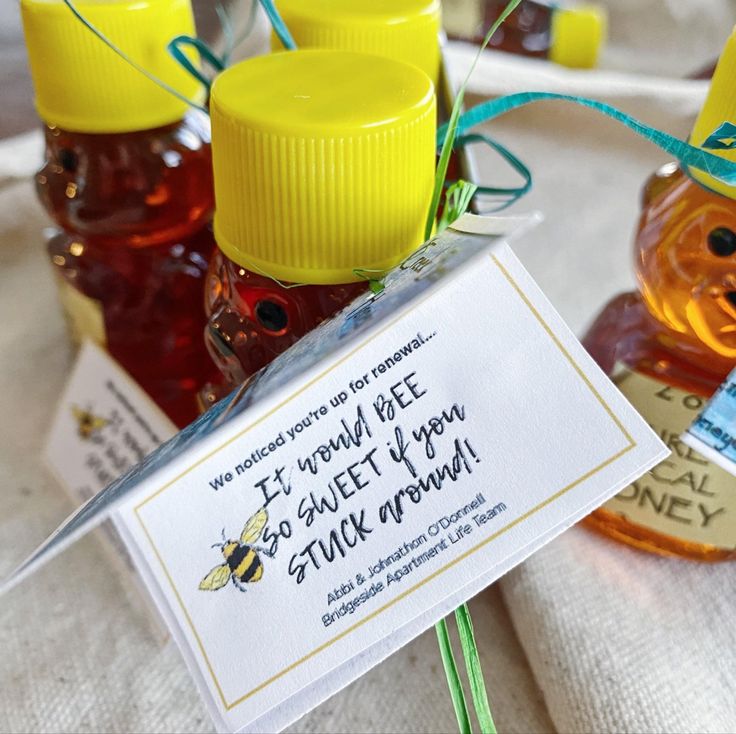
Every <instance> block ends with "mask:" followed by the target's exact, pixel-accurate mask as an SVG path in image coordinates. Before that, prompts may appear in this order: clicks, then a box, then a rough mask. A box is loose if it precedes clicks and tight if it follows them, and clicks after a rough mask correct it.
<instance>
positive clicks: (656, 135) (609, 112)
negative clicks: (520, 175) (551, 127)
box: [437, 92, 736, 185]
mask: <svg viewBox="0 0 736 734" xmlns="http://www.w3.org/2000/svg"><path fill="white" fill-rule="evenodd" d="M542 100H562V101H564V102H572V103H573V104H577V105H581V106H582V107H589V108H590V109H593V110H596V111H597V112H600V113H602V114H604V115H606V116H607V117H610V118H612V119H614V120H617V121H618V122H620V123H622V124H623V125H625V126H626V127H628V128H629V129H630V130H633V131H634V132H635V133H636V134H637V135H640V136H641V137H642V138H644V139H645V140H649V141H651V142H652V143H654V144H655V145H656V146H658V147H659V148H661V149H662V150H664V151H666V152H667V153H669V154H670V155H671V156H673V157H674V158H676V159H677V160H678V161H680V163H681V164H682V165H683V167H685V168H697V169H698V170H700V171H704V172H705V173H707V174H709V175H710V176H713V177H714V178H717V179H718V180H719V181H722V182H723V183H726V184H729V185H735V184H736V162H733V161H729V160H726V159H725V158H721V157H720V156H718V155H714V154H713V153H709V152H708V151H707V150H706V149H705V147H701V148H699V147H696V146H694V145H690V144H689V143H687V142H685V141H684V140H680V139H679V138H676V137H674V136H673V135H669V134H668V133H666V132H663V131H662V130H658V129H657V128H655V127H652V126H651V125H645V124H644V123H643V122H640V121H639V120H637V119H636V118H634V117H632V116H631V115H627V114H626V113H625V112H621V110H618V109H616V108H615V107H612V106H611V105H608V104H605V103H604V102H598V101H596V100H594V99H588V98H587V97H577V96H573V95H569V94H555V93H552V92H522V93H519V94H509V95H506V96H505V97H499V98H498V99H493V100H490V101H488V102H482V103H481V104H479V105H476V106H475V107H473V108H472V109H470V110H468V111H467V112H465V113H463V114H462V115H460V118H459V120H458V135H463V134H464V133H466V132H467V131H468V130H470V129H471V128H473V127H475V126H476V125H479V124H481V123H483V122H488V121H489V120H493V119H495V118H496V117H499V116H500V115H503V114H505V113H506V112H509V111H511V110H515V109H517V108H518V107H524V106H525V105H528V104H531V103H532V102H540V101H542ZM724 125H731V123H724ZM724 125H721V126H720V127H719V131H720V130H722V129H723V127H724ZM446 135H447V125H446V124H445V125H442V126H441V127H440V128H439V130H438V131H437V145H438V146H441V145H442V143H443V142H444V139H445V136H446ZM714 136H716V133H715V132H714V134H713V135H711V136H710V138H713V139H714V141H713V143H711V144H710V145H711V146H712V148H715V147H716V145H715V144H714V143H715V142H717V140H718V139H720V138H718V137H716V138H714ZM721 137H722V135H721ZM710 138H709V139H710Z"/></svg>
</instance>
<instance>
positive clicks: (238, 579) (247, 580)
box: [199, 507, 272, 591]
mask: <svg viewBox="0 0 736 734" xmlns="http://www.w3.org/2000/svg"><path fill="white" fill-rule="evenodd" d="M267 522H268V512H266V508H265V507H262V508H261V509H260V510H258V512H256V514H255V515H253V517H251V518H250V520H248V522H247V523H245V527H244V528H243V532H242V533H241V534H240V540H239V541H238V540H225V531H224V530H223V531H222V536H223V542H222V543H215V545H213V546H212V547H213V548H220V549H221V550H222V555H223V556H225V563H223V564H222V565H221V566H215V568H213V569H212V570H211V571H210V572H209V573H208V574H207V575H206V576H205V577H204V578H203V579H202V581H201V582H200V584H199V588H200V589H201V590H202V591H217V590H218V589H221V588H222V587H223V586H225V585H226V584H227V582H228V581H229V580H230V579H232V582H233V584H235V586H236V587H237V588H238V589H240V591H247V589H246V586H245V584H253V583H255V582H256V581H260V580H261V578H262V577H263V563H262V562H261V557H260V555H259V554H263V555H264V556H267V557H269V558H271V557H272V554H271V553H270V552H269V551H267V550H266V549H265V548H257V547H256V546H254V545H252V544H253V543H255V542H256V541H257V540H258V538H260V537H261V533H262V532H263V528H264V527H265V525H266V523H267Z"/></svg>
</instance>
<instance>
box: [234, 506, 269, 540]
mask: <svg viewBox="0 0 736 734" xmlns="http://www.w3.org/2000/svg"><path fill="white" fill-rule="evenodd" d="M267 522H268V512H267V510H266V508H265V507H261V509H260V510H258V512H256V514H255V515H253V517H251V518H250V520H248V522H247V523H245V527H244V528H243V532H242V533H241V534H240V542H241V543H255V542H256V540H258V538H260V537H261V533H262V532H263V527H264V525H265V524H266V523H267Z"/></svg>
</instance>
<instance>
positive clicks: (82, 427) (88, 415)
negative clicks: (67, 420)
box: [72, 405, 110, 440]
mask: <svg viewBox="0 0 736 734" xmlns="http://www.w3.org/2000/svg"><path fill="white" fill-rule="evenodd" d="M72 414H73V415H74V418H75V419H76V421H77V433H79V435H80V437H81V438H83V439H85V440H86V439H89V438H90V437H91V436H92V434H93V433H96V432H97V431H99V430H100V429H102V428H104V427H105V426H106V425H107V424H108V423H109V422H110V421H109V420H107V418H100V417H99V416H96V415H95V414H94V413H92V412H91V411H90V410H82V409H81V408H78V407H77V406H76V405H72Z"/></svg>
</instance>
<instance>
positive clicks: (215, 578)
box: [199, 563, 230, 591]
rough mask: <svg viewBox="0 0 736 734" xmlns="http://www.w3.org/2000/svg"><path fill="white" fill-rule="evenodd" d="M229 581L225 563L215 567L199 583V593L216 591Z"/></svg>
mask: <svg viewBox="0 0 736 734" xmlns="http://www.w3.org/2000/svg"><path fill="white" fill-rule="evenodd" d="M229 580H230V566H228V565H227V563H225V564H223V565H222V566H215V567H214V568H213V569H212V570H211V571H210V572H209V573H208V574H207V575H206V576H205V577H204V578H203V579H202V581H200V583H199V588H200V590H201V591H217V590H218V589H221V588H222V587H223V586H225V584H227V582H228V581H229Z"/></svg>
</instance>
